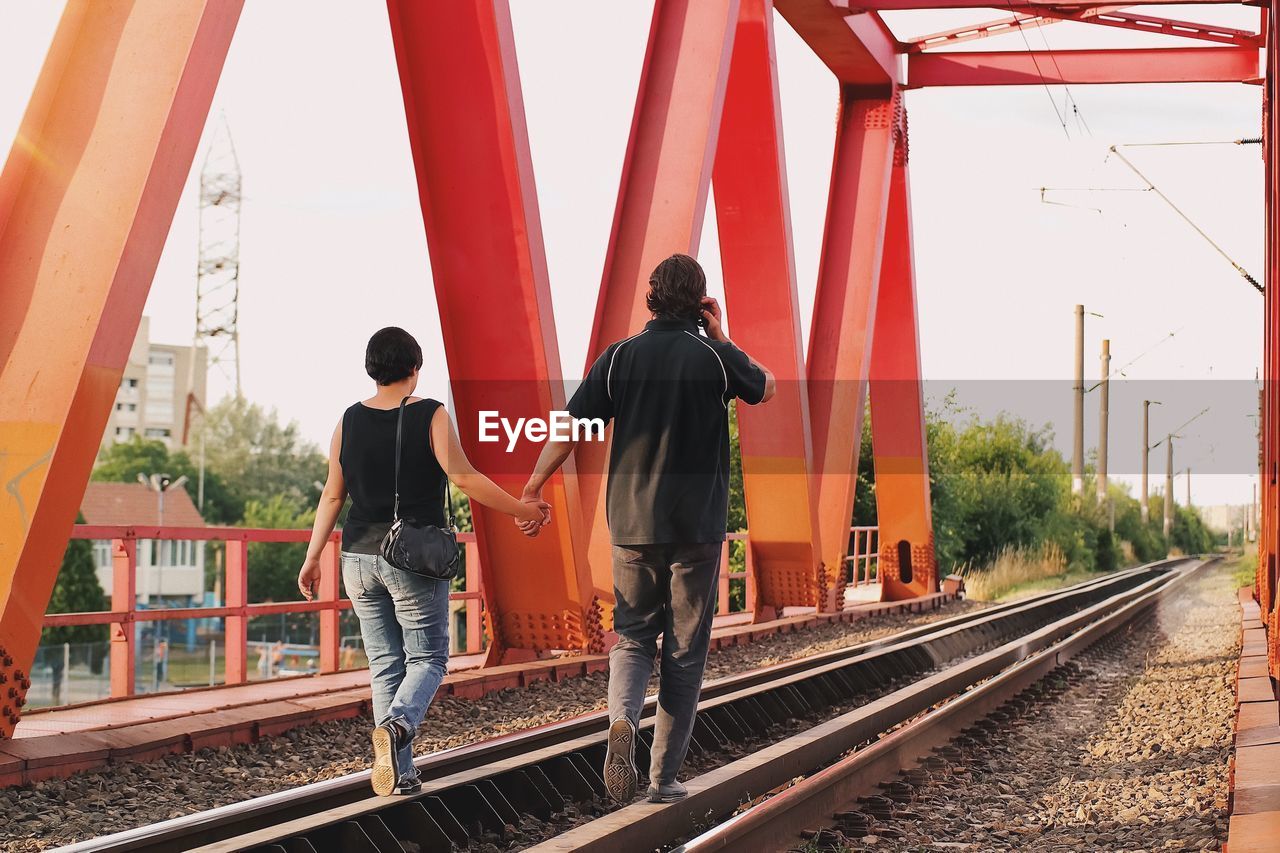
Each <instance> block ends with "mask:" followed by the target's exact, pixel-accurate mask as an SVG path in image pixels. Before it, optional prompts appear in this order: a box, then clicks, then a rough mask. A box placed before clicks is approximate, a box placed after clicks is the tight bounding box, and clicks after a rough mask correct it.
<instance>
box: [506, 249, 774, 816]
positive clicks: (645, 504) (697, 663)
mask: <svg viewBox="0 0 1280 853" xmlns="http://www.w3.org/2000/svg"><path fill="white" fill-rule="evenodd" d="M645 301H646V305H647V307H648V308H649V311H650V312H651V313H652V315H653V319H652V320H650V321H649V322H648V323H647V324H645V327H644V330H643V331H641V332H640V333H639V334H637V335H635V336H633V337H630V338H627V339H626V340H623V341H619V342H617V343H615V344H612V345H611V346H610V347H609V348H608V349H606V350H605V351H604V354H603V355H601V356H600V358H599V359H597V360H596V362H595V364H594V365H592V367H591V370H590V371H588V373H587V376H586V378H585V379H584V380H583V382H582V385H581V386H580V387H579V388H578V391H577V393H575V394H574V395H573V399H571V400H570V401H569V414H570V415H571V416H573V417H574V418H600V419H602V420H604V421H605V422H608V421H609V420H612V421H613V444H612V448H611V450H610V454H609V480H608V492H607V505H608V520H609V533H610V538H611V539H612V542H613V583H614V595H615V598H616V600H617V603H616V606H615V609H614V614H613V618H614V630H616V631H617V633H618V637H619V639H618V643H617V645H615V646H614V647H613V649H612V651H611V652H610V653H609V721H610V722H609V747H608V753H607V755H606V758H605V767H604V779H605V785H606V787H607V788H608V790H609V795H610V796H611V797H613V798H614V799H615V800H617V801H618V802H621V803H626V802H629V801H630V800H631V799H632V798H634V796H635V793H636V784H637V773H636V767H635V741H636V727H637V725H638V724H639V720H640V711H641V708H642V707H643V705H644V694H645V689H646V687H647V685H648V683H649V677H650V676H651V675H652V674H653V661H654V658H655V657H656V655H657V648H658V637H659V636H661V637H662V662H661V665H660V670H659V687H658V712H657V720H656V722H655V727H654V741H653V749H652V761H651V763H650V766H649V790H648V797H649V801H650V802H660V803H667V802H675V801H677V800H679V799H681V798H683V797H684V796H685V788H684V786H683V785H681V784H680V782H679V781H677V779H676V775H677V773H678V772H679V770H680V765H681V764H682V763H683V762H684V756H685V752H686V751H687V750H688V748H689V737H690V734H691V733H692V731H693V723H694V716H695V714H696V712H697V705H698V695H699V693H700V691H701V689H702V674H703V670H704V668H705V667H706V662H707V648H708V645H709V642H710V638H711V619H712V616H713V615H714V614H715V609H716V588H717V579H718V576H719V567H720V552H721V547H722V543H723V542H724V538H725V522H726V516H727V512H728V503H729V420H728V404H729V401H730V400H732V399H734V398H735V397H736V398H738V399H741V400H742V401H743V402H744V403H748V404H751V405H754V404H756V403H762V402H764V401H766V400H768V399H769V398H770V397H772V396H773V393H774V379H773V376H772V374H770V373H769V371H767V370H765V369H764V368H762V367H760V366H759V365H758V364H756V363H754V362H753V361H752V360H751V359H750V358H749V357H748V356H747V355H746V354H745V353H743V352H742V350H740V349H738V348H737V347H736V346H734V345H733V343H732V342H731V341H730V340H729V338H728V337H727V336H726V335H725V333H724V330H723V328H722V327H721V324H720V306H719V305H718V304H716V301H715V300H714V299H711V298H709V297H708V296H707V287H706V276H705V275H704V274H703V271H702V267H700V266H699V265H698V262H697V261H695V260H694V259H693V258H691V257H689V256H688V255H672V256H671V257H669V258H667V259H666V260H665V261H663V262H662V263H660V264H658V266H657V267H656V268H655V269H654V271H653V274H652V275H651V276H650V278H649V291H648V293H647V294H646V296H645ZM699 326H703V327H705V329H706V336H705V337H704V336H703V335H701V334H699ZM573 447H574V442H572V441H548V442H547V444H546V446H544V447H543V449H542V453H541V455H540V456H539V457H538V463H537V467H536V468H535V470H534V472H533V475H532V476H531V477H530V478H529V483H528V485H526V486H525V492H524V497H525V499H526V500H529V499H540V498H539V495H540V494H541V491H542V487H543V485H544V484H545V483H546V481H547V479H548V478H549V477H550V476H551V474H552V473H553V472H554V471H555V470H556V469H557V468H559V467H560V465H561V464H563V463H564V461H565V459H567V458H568V456H569V454H570V453H571V452H572V451H573ZM540 526H541V525H540V524H538V523H537V522H534V523H531V524H521V525H520V527H521V529H522V530H524V532H525V533H527V534H530V535H536V533H537V532H538V528H539V527H540Z"/></svg>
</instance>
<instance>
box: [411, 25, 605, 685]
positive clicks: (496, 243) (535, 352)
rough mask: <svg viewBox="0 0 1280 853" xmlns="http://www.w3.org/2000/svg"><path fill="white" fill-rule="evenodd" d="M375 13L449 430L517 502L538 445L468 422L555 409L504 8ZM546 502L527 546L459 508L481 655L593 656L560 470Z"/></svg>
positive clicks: (548, 326)
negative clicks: (408, 150)
mask: <svg viewBox="0 0 1280 853" xmlns="http://www.w3.org/2000/svg"><path fill="white" fill-rule="evenodd" d="M387 11H388V15H389V17H390V21H391V35H392V41H393V43H394V45H395V51H396V62H397V66H398V68H399V73H400V86H401V90H402V93H403V96H404V104H405V115H406V118H407V122H408V130H409V142H410V145H411V147H412V149H413V161H414V166H415V168H416V170H417V177H418V192H419V198H420V200H421V204H422V219H423V224H424V226H425V228H426V235H427V246H428V249H429V250H430V255H431V278H432V280H433V282H434V284H435V290H436V300H437V302H438V304H439V307H440V320H441V328H442V331H443V333H444V346H445V355H446V358H447V360H448V365H449V377H450V382H451V390H452V395H453V400H454V405H455V407H456V408H455V412H454V415H455V418H456V421H457V424H458V432H459V436H460V438H461V439H462V443H463V446H464V448H465V449H466V451H467V455H468V456H469V457H470V458H471V460H472V461H473V462H474V463H475V464H476V466H477V467H478V468H479V469H480V470H482V471H484V472H486V473H487V474H489V475H490V476H491V477H492V478H493V480H494V481H495V482H496V483H498V484H499V485H500V486H502V487H503V488H505V489H506V490H507V491H508V492H511V493H513V494H519V493H520V490H521V489H522V487H523V486H524V482H525V480H526V479H527V478H528V475H529V472H530V471H532V470H533V466H534V462H535V460H536V458H537V455H538V451H539V446H538V445H537V444H535V443H532V442H521V443H519V444H518V445H517V446H516V448H515V449H514V451H513V452H511V453H508V452H507V451H506V446H505V444H504V443H501V442H498V443H495V442H480V440H479V428H478V424H479V413H480V412H481V411H483V410H497V411H500V412H501V413H502V415H503V416H504V417H507V418H517V417H526V418H527V417H545V416H546V413H547V412H548V411H550V410H553V409H563V408H564V405H565V399H564V386H563V375H562V372H561V369H560V355H559V345H558V344H557V341H556V333H555V323H554V319H553V317H552V309H551V290H550V284H549V280H548V275H547V263H546V256H545V253H544V250H543V242H542V225H541V222H540V219H539V216H538V206H537V196H536V192H535V189H534V179H533V166H532V160H531V159H530V154H529V141H528V133H527V130H526V126H525V116H524V103H523V100H522V97H521V93H520V76H519V69H518V67H517V65H516V53H515V42H514V37H513V34H512V30H511V17H510V10H509V8H508V5H507V2H506V0H466V2H461V0H460V1H459V2H451V3H419V2H416V0H389V2H388V4H387ZM442 81H448V83H447V84H444V83H442ZM569 473H570V474H571V473H572V467H570V468H569ZM546 495H547V499H548V500H549V501H550V503H551V504H552V506H553V507H554V510H555V518H554V519H553V523H552V525H551V526H550V527H549V528H547V529H546V530H545V531H544V532H543V533H542V534H541V535H540V536H539V537H537V538H536V539H534V540H532V541H531V540H529V539H527V538H526V537H525V536H524V535H523V534H521V533H520V531H519V530H518V529H517V528H516V527H515V525H513V524H512V522H511V519H510V518H508V517H507V516H505V515H502V514H500V513H496V512H494V511H492V510H490V509H487V508H485V507H481V506H479V505H478V504H473V505H472V518H473V520H474V523H475V528H476V536H477V543H478V550H479V555H480V566H481V574H482V580H481V586H482V588H483V590H484V594H485V604H486V607H487V609H488V615H489V617H490V618H491V619H492V624H493V629H494V635H495V636H494V637H493V643H492V644H491V648H490V654H489V660H490V661H497V660H498V659H500V658H503V657H504V656H505V657H506V659H511V657H512V655H511V654H508V652H510V651H511V650H525V652H526V654H527V652H528V651H534V652H538V651H544V650H549V649H598V648H600V647H601V643H602V640H603V637H602V634H601V631H600V624H599V610H598V608H597V607H596V605H595V603H594V602H593V594H592V584H591V578H590V573H589V571H588V570H587V564H586V550H585V546H586V542H585V538H584V536H583V535H582V525H581V521H580V519H579V518H578V517H577V511H578V504H579V498H578V495H577V493H576V484H575V482H574V480H573V478H572V477H571V476H568V477H566V476H563V475H557V476H556V477H554V478H553V479H552V481H551V482H550V483H549V486H548V492H547V493H546ZM516 656H518V654H517V655H516Z"/></svg>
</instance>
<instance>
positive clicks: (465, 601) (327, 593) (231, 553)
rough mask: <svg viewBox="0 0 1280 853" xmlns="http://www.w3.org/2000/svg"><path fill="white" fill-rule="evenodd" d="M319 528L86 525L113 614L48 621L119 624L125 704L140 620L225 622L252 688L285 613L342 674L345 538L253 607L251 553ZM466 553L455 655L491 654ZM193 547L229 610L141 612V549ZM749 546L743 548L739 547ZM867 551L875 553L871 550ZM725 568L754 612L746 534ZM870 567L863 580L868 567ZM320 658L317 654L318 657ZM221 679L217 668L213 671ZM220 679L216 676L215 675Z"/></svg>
mask: <svg viewBox="0 0 1280 853" xmlns="http://www.w3.org/2000/svg"><path fill="white" fill-rule="evenodd" d="M852 531H853V541H854V543H855V545H856V546H857V547H855V550H854V554H853V555H852V556H851V557H849V560H850V561H851V565H852V567H853V572H852V575H853V581H852V582H854V583H858V582H861V583H867V582H870V579H871V577H872V575H871V569H870V562H871V561H872V560H874V531H875V528H853V529H852ZM310 537H311V531H309V530H274V529H264V528H247V527H170V526H164V527H156V526H114V525H113V526H107V525H85V524H78V525H76V526H75V527H74V529H73V532H72V538H73V539H88V540H99V541H108V542H110V543H111V577H112V585H111V596H110V599H111V600H110V609H109V610H102V611H93V612H86V613H51V614H47V615H45V617H44V623H43V624H44V626H45V627H53V626H59V625H110V626H111V635H110V651H109V661H108V663H109V668H110V674H109V680H110V696H112V697H124V696H133V695H136V694H137V661H138V653H139V649H138V644H139V643H138V632H137V630H136V629H135V625H136V623H139V622H164V621H172V620H185V619H224V620H225V623H224V624H225V628H224V635H223V648H224V654H225V660H224V667H223V668H224V673H225V675H224V682H225V683H226V684H243V683H245V682H247V681H248V680H249V669H248V664H247V659H248V656H249V620H250V619H253V618H255V617H261V616H270V615H277V614H305V613H315V614H317V615H318V620H319V625H318V629H319V630H318V640H319V643H318V645H319V649H318V666H317V667H316V669H315V671H316V672H319V673H332V672H337V671H339V670H340V669H343V668H349V662H348V666H346V667H344V665H343V656H342V648H341V643H342V632H341V618H342V613H343V612H344V611H346V610H350V609H351V602H350V601H349V600H347V599H346V598H343V597H342V596H341V586H340V584H341V579H340V576H341V572H340V569H339V542H340V538H339V534H338V533H336V532H335V533H334V534H332V535H331V536H330V537H329V541H328V542H327V543H326V545H325V547H324V550H323V552H322V553H321V556H320V562H321V567H322V572H321V580H320V584H319V588H318V589H317V595H316V598H315V600H313V601H304V600H293V601H265V602H259V603H250V602H249V546H250V545H251V544H257V543H305V542H307V541H309V540H310ZM458 539H459V541H460V542H462V543H463V546H464V548H465V563H466V573H465V576H464V579H463V580H464V583H463V588H462V589H461V590H456V591H454V592H452V593H451V594H450V596H449V598H450V600H451V601H457V602H462V607H461V610H462V611H463V617H462V618H463V619H464V624H465V626H466V628H465V631H464V632H462V633H463V637H462V640H463V641H462V643H460V645H459V646H458V647H456V648H455V649H454V651H455V653H461V654H465V655H476V654H479V653H481V652H483V651H484V649H485V645H486V643H485V638H484V633H485V631H484V593H483V589H482V585H481V580H480V558H479V550H478V548H477V547H476V538H475V534H474V533H462V534H459V536H458ZM147 540H154V541H161V542H164V541H189V542H220V543H222V544H223V548H224V550H223V556H224V559H223V564H222V568H221V576H222V578H223V588H222V603H221V604H215V605H214V606H202V607H163V606H160V607H142V608H140V607H139V606H138V592H139V590H138V543H139V542H140V541H147ZM738 542H741V543H742V546H736V545H735V543H738ZM864 546H865V547H864ZM736 547H741V553H742V564H741V568H740V569H738V570H734V569H733V568H732V565H733V562H731V560H730V556H731V555H734V554H735V548H736ZM721 565H722V570H721V573H720V581H719V584H720V585H719V604H718V608H717V612H718V613H719V614H720V615H727V614H729V613H733V612H741V611H744V610H746V611H750V610H751V609H752V608H753V606H754V601H755V573H754V571H753V565H752V557H751V548H750V547H749V545H748V536H747V534H746V533H730V534H729V535H728V537H727V540H726V541H725V543H724V552H723V556H722V561H721ZM859 565H862V566H863V567H864V570H863V571H862V572H861V578H862V579H861V580H859V575H860V573H859V571H858V566H859ZM735 581H741V582H742V584H743V588H742V596H741V597H740V598H738V597H737V596H734V595H731V594H730V593H731V590H732V589H733V584H734V582H735ZM312 654H315V653H314V652H312ZM211 672H212V665H211ZM211 678H212V676H211Z"/></svg>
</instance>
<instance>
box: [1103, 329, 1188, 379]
mask: <svg viewBox="0 0 1280 853" xmlns="http://www.w3.org/2000/svg"><path fill="white" fill-rule="evenodd" d="M1185 328H1186V326H1179V327H1178V328H1176V329H1174V330H1173V331H1172V332H1169V333H1168V334H1167V335H1165V336H1164V337H1162V338H1161V339H1160V340H1158V341H1156V342H1155V343H1154V344H1152V345H1151V346H1149V347H1147V348H1146V349H1144V350H1143V351H1142V352H1140V353H1138V354H1137V355H1135V356H1134V357H1133V358H1131V359H1129V360H1128V361H1126V362H1125V363H1124V364H1123V365H1121V366H1120V367H1117V368H1114V369H1113V370H1112V371H1111V372H1110V373H1108V374H1107V379H1113V378H1115V377H1116V376H1124V375H1125V370H1127V369H1128V368H1130V367H1132V366H1133V364H1134V362H1136V361H1137V360H1138V359H1140V358H1142V357H1143V356H1145V355H1147V354H1148V353H1150V352H1151V351H1152V350H1154V349H1155V348H1156V347H1158V346H1160V345H1161V344H1163V343H1167V342H1168V341H1169V340H1170V339H1172V338H1173V336H1174V335H1176V334H1178V332H1181V331H1182V330H1183V329H1185ZM1101 384H1102V382H1101V381H1099V382H1095V383H1093V385H1091V386H1089V387H1088V388H1086V389H1085V390H1084V393H1086V394H1088V393H1089V392H1090V391H1093V390H1094V389H1096V388H1097V387H1098V386H1100V385H1101Z"/></svg>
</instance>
